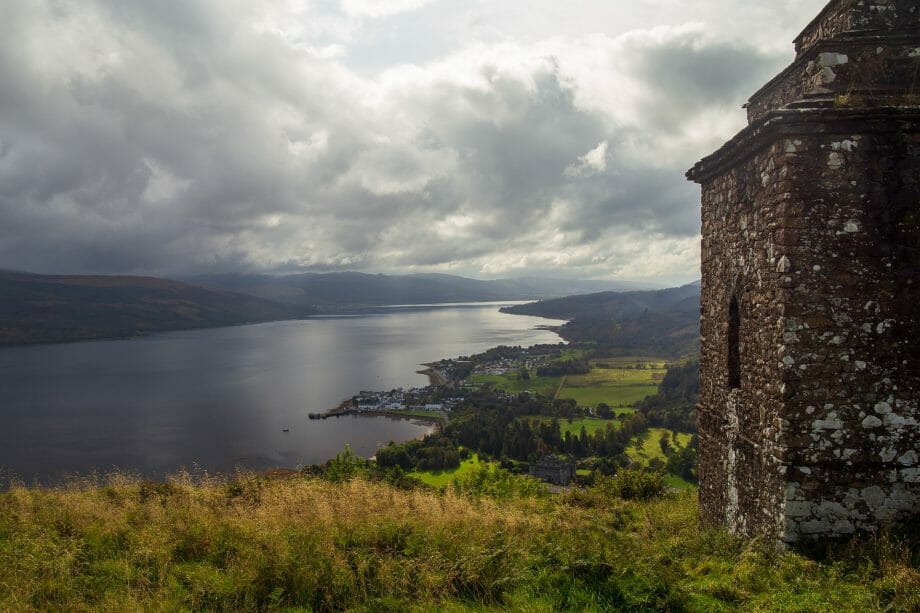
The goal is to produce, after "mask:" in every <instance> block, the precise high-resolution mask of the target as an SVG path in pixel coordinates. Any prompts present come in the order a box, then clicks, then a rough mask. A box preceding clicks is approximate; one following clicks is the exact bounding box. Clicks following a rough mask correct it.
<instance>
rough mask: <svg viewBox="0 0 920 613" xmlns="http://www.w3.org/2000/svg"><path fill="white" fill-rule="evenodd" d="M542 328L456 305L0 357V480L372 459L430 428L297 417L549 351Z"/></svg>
mask: <svg viewBox="0 0 920 613" xmlns="http://www.w3.org/2000/svg"><path fill="white" fill-rule="evenodd" d="M546 323H547V322H546V320H544V319H537V318H530V317H521V316H515V315H505V314H502V313H499V312H498V310H497V306H494V305H487V306H475V307H470V306H469V305H457V306H451V307H439V308H434V309H427V310H419V309H406V310H403V309H391V310H389V311H387V312H381V313H375V314H372V315H366V316H360V317H345V318H322V319H311V320H307V321H293V322H277V323H270V324H260V325H254V326H241V327H235V328H221V329H215V330H198V331H192V332H177V333H167V334H161V335H156V336H152V337H148V338H143V339H136V340H128V341H106V342H90V343H75V344H68V345H44V346H36V347H19V348H8V349H0V419H2V425H3V427H2V428H0V469H2V470H3V471H4V472H5V473H6V474H7V475H8V474H9V473H13V474H15V475H17V476H19V477H20V478H22V479H24V480H25V481H26V482H31V481H33V480H36V479H37V480H40V481H49V480H54V479H56V478H57V477H59V476H60V475H62V474H64V473H82V474H85V473H88V472H90V471H92V470H98V471H102V472H106V471H109V470H112V469H113V468H116V467H117V468H119V469H122V470H128V471H131V472H139V473H141V474H143V475H145V476H148V477H160V476H163V475H164V474H168V473H171V472H175V471H176V470H178V469H179V468H180V467H183V466H184V467H187V468H191V467H193V466H198V467H200V468H202V469H205V470H208V471H212V472H214V471H219V472H226V471H231V470H233V469H234V468H235V467H236V466H241V467H245V468H251V469H256V470H259V469H264V468H270V467H275V466H287V467H296V466H300V465H304V464H312V463H318V462H322V461H324V460H326V459H328V458H329V457H332V456H333V455H335V454H336V453H337V452H339V451H341V450H342V448H343V447H344V445H345V444H346V443H347V444H349V445H350V446H351V447H352V449H354V450H355V451H356V452H357V453H359V454H361V455H372V454H373V453H374V451H375V450H376V449H377V448H378V447H379V446H380V445H382V444H386V443H387V442H388V441H390V440H395V441H403V440H408V439H410V438H414V437H417V436H420V435H422V434H424V433H425V432H426V431H428V430H429V429H430V427H431V426H430V425H428V424H424V423H420V422H413V421H407V420H399V419H391V418H386V417H376V418H358V417H354V416H349V417H341V418H336V419H327V420H322V421H310V420H308V419H307V415H308V413H311V412H322V411H325V410H327V409H329V408H332V407H333V406H335V405H336V404H338V403H339V402H340V401H341V400H342V399H344V398H347V397H349V396H351V395H352V394H354V393H357V392H358V391H359V390H361V389H393V388H396V387H411V386H420V385H425V384H426V383H427V380H426V378H425V377H424V376H422V375H419V374H417V373H416V372H415V371H417V370H419V368H420V366H419V365H420V364H421V363H423V362H429V361H433V360H437V359H440V358H442V357H452V356H457V355H468V354H471V353H476V352H479V351H483V350H485V349H487V348H489V347H493V346H495V345H500V344H505V345H531V344H536V343H555V342H558V341H559V338H558V336H556V335H555V334H553V333H552V332H548V331H545V330H536V329H534V326H536V325H541V324H546ZM284 429H288V430H289V431H288V432H284V431H283V430H284Z"/></svg>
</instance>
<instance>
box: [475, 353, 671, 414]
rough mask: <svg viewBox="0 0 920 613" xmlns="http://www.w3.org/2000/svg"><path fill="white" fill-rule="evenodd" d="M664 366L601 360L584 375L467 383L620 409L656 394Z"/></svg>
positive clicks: (498, 377)
mask: <svg viewBox="0 0 920 613" xmlns="http://www.w3.org/2000/svg"><path fill="white" fill-rule="evenodd" d="M665 364H666V363H665V362H664V361H662V360H660V359H657V358H636V357H625V358H623V357H621V358H602V359H595V360H591V372H589V373H588V374H585V375H565V376H558V377H538V376H537V375H536V371H535V370H534V371H532V372H531V373H530V379H525V378H523V377H521V375H520V373H517V372H512V373H508V374H505V375H472V376H471V377H469V381H470V382H473V383H478V384H487V383H488V384H491V385H492V386H494V387H495V388H496V389H501V390H504V391H507V392H513V393H519V392H523V391H531V392H535V393H539V394H542V395H543V396H547V397H549V398H559V399H564V398H571V399H574V400H575V401H576V402H577V403H578V405H579V406H583V407H591V408H594V407H596V406H597V405H598V404H600V403H602V402H603V403H605V404H607V405H609V406H610V407H613V408H621V409H623V408H628V407H631V406H632V405H633V404H634V403H636V402H638V401H639V400H643V399H644V398H645V397H646V396H652V395H654V394H656V393H657V392H658V384H659V383H660V381H661V379H662V378H663V377H664V374H665V372H666V368H665Z"/></svg>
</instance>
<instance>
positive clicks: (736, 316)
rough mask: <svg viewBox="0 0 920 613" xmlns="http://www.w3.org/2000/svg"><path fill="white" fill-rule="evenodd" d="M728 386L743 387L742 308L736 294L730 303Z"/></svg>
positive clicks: (731, 387) (730, 387) (733, 387)
mask: <svg viewBox="0 0 920 613" xmlns="http://www.w3.org/2000/svg"><path fill="white" fill-rule="evenodd" d="M728 387H729V389H738V388H739V387H741V309H740V308H739V307H738V298H737V297H736V296H732V300H731V302H730V303H729V305H728Z"/></svg>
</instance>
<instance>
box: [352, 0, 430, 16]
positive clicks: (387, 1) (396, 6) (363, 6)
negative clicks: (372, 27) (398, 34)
mask: <svg viewBox="0 0 920 613" xmlns="http://www.w3.org/2000/svg"><path fill="white" fill-rule="evenodd" d="M434 1H435V0H342V8H343V9H344V10H345V12H346V13H348V14H349V15H357V16H361V17H389V16H391V15H398V14H400V13H407V12H411V11H415V10H418V9H420V8H422V7H423V6H425V5H426V4H431V3H432V2H434Z"/></svg>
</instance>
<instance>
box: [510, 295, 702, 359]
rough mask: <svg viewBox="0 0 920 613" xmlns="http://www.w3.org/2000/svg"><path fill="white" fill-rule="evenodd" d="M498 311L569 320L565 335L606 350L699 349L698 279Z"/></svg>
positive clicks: (675, 353) (674, 352) (670, 352)
mask: <svg viewBox="0 0 920 613" xmlns="http://www.w3.org/2000/svg"><path fill="white" fill-rule="evenodd" d="M502 311H503V312H505V313H512V314H516V315H534V316H537V317H547V318H551V319H568V320H569V322H568V323H566V324H565V325H564V326H562V327H561V328H560V330H559V333H560V334H561V335H562V337H563V338H565V339H566V340H569V341H576V342H591V343H596V344H597V347H598V350H599V351H601V352H602V353H605V354H626V355H640V354H646V355H655V356H661V357H665V356H667V357H679V356H685V355H690V354H694V353H696V352H698V351H699V342H700V331H699V322H700V285H699V283H691V284H689V285H684V286H682V287H675V288H670V289H664V290H655V291H636V292H601V293H598V294H588V295H584V296H569V297H566V298H559V299H555V300H544V301H541V302H534V303H531V304H522V305H517V306H513V307H505V308H503V309H502Z"/></svg>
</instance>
